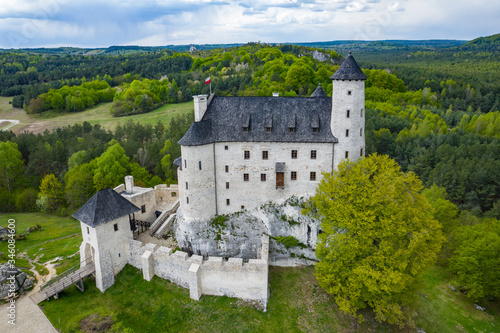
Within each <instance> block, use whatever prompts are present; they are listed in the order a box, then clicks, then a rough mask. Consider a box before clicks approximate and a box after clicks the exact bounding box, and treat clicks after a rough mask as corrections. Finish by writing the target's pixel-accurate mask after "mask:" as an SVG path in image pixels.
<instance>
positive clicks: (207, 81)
mask: <svg viewBox="0 0 500 333" xmlns="http://www.w3.org/2000/svg"><path fill="white" fill-rule="evenodd" d="M210 82H212V81H211V80H210V76H209V77H207V78H206V79H205V84H209V83H210Z"/></svg>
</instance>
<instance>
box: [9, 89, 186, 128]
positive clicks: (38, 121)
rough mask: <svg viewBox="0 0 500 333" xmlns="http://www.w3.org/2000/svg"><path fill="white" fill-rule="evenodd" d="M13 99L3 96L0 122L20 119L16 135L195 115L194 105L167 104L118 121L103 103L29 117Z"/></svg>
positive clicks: (152, 121) (111, 126) (148, 122)
mask: <svg viewBox="0 0 500 333" xmlns="http://www.w3.org/2000/svg"><path fill="white" fill-rule="evenodd" d="M10 100H11V98H10V97H0V119H17V120H19V121H20V123H19V124H18V125H16V126H14V127H13V128H12V130H13V131H14V132H16V133H20V132H22V131H25V130H28V131H31V132H34V133H43V131H44V130H45V129H48V130H53V129H55V128H58V127H63V126H68V125H73V124H76V123H81V122H84V121H88V122H89V123H91V124H101V125H102V126H103V127H104V128H107V129H111V130H113V129H114V128H115V127H116V125H117V124H119V123H121V124H124V123H126V122H127V121H129V120H133V121H135V122H139V123H143V124H156V123H157V122H158V120H160V121H162V122H169V121H170V119H172V117H174V116H176V115H180V114H185V113H190V112H193V102H185V103H179V104H166V105H164V106H162V107H160V108H158V109H156V110H154V111H151V112H148V113H143V114H139V115H134V116H126V117H118V118H115V117H112V116H111V114H110V113H109V108H110V106H111V103H101V104H98V105H96V106H94V107H93V108H90V109H88V110H85V111H82V112H72V113H65V114H60V113H55V112H50V111H49V112H45V113H43V114H41V115H36V116H28V115H26V112H25V111H24V110H22V109H15V108H12V106H11V105H9V103H8V102H9V101H10Z"/></svg>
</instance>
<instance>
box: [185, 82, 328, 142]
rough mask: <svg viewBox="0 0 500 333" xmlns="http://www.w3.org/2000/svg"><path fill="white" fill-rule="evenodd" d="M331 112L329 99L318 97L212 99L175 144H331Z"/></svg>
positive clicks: (216, 97)
mask: <svg viewBox="0 0 500 333" xmlns="http://www.w3.org/2000/svg"><path fill="white" fill-rule="evenodd" d="M321 90H322V89H321ZM323 93H324V91H323ZM325 96H326V94H325ZM331 110H332V100H331V98H329V97H321V96H316V98H304V97H218V96H215V97H214V98H213V99H212V102H211V103H210V104H209V105H208V108H207V111H206V112H205V115H204V116H203V119H202V120H201V121H198V122H194V123H193V124H192V125H191V127H190V128H189V130H188V131H187V132H186V134H185V135H184V137H183V138H182V139H181V140H179V144H180V145H182V146H198V145H204V144H209V143H214V142H316V143H335V142H337V139H336V138H335V137H334V136H333V135H332V132H331V130H330V118H331ZM317 123H319V130H318V132H317V133H313V132H312V124H317ZM269 124H272V129H271V132H267V131H266V126H268V125H269ZM293 126H294V127H295V130H294V132H290V130H289V127H293ZM244 127H248V131H247V132H245V131H244V130H243V128H244Z"/></svg>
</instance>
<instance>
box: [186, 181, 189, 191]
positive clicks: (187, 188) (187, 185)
mask: <svg viewBox="0 0 500 333" xmlns="http://www.w3.org/2000/svg"><path fill="white" fill-rule="evenodd" d="M186 190H189V184H188V182H186Z"/></svg>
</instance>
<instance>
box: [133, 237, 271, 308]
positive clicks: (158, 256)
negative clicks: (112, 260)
mask: <svg viewBox="0 0 500 333" xmlns="http://www.w3.org/2000/svg"><path fill="white" fill-rule="evenodd" d="M129 247H130V257H129V263H130V264H131V265H132V266H134V267H136V268H139V269H142V271H143V275H144V278H145V279H146V280H151V278H152V277H153V276H154V275H157V276H159V277H161V278H163V279H168V280H170V281H172V282H174V283H176V284H178V285H180V286H182V287H185V288H189V290H190V295H191V298H193V299H199V298H200V296H201V295H216V296H222V295H226V296H229V297H238V298H243V299H248V300H255V301H259V302H260V303H261V304H263V305H264V306H266V304H267V300H268V297H269V295H268V294H269V292H268V262H269V236H267V235H264V236H262V246H261V249H260V251H259V252H260V253H259V258H258V259H250V260H248V262H244V261H243V259H242V258H229V259H227V260H226V259H224V258H222V257H208V259H207V260H204V259H203V257H202V256H198V255H192V256H189V255H188V254H187V253H186V252H182V251H176V252H174V253H172V250H171V249H169V248H166V247H162V246H157V245H154V244H143V243H141V242H139V241H135V240H130V241H129Z"/></svg>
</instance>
